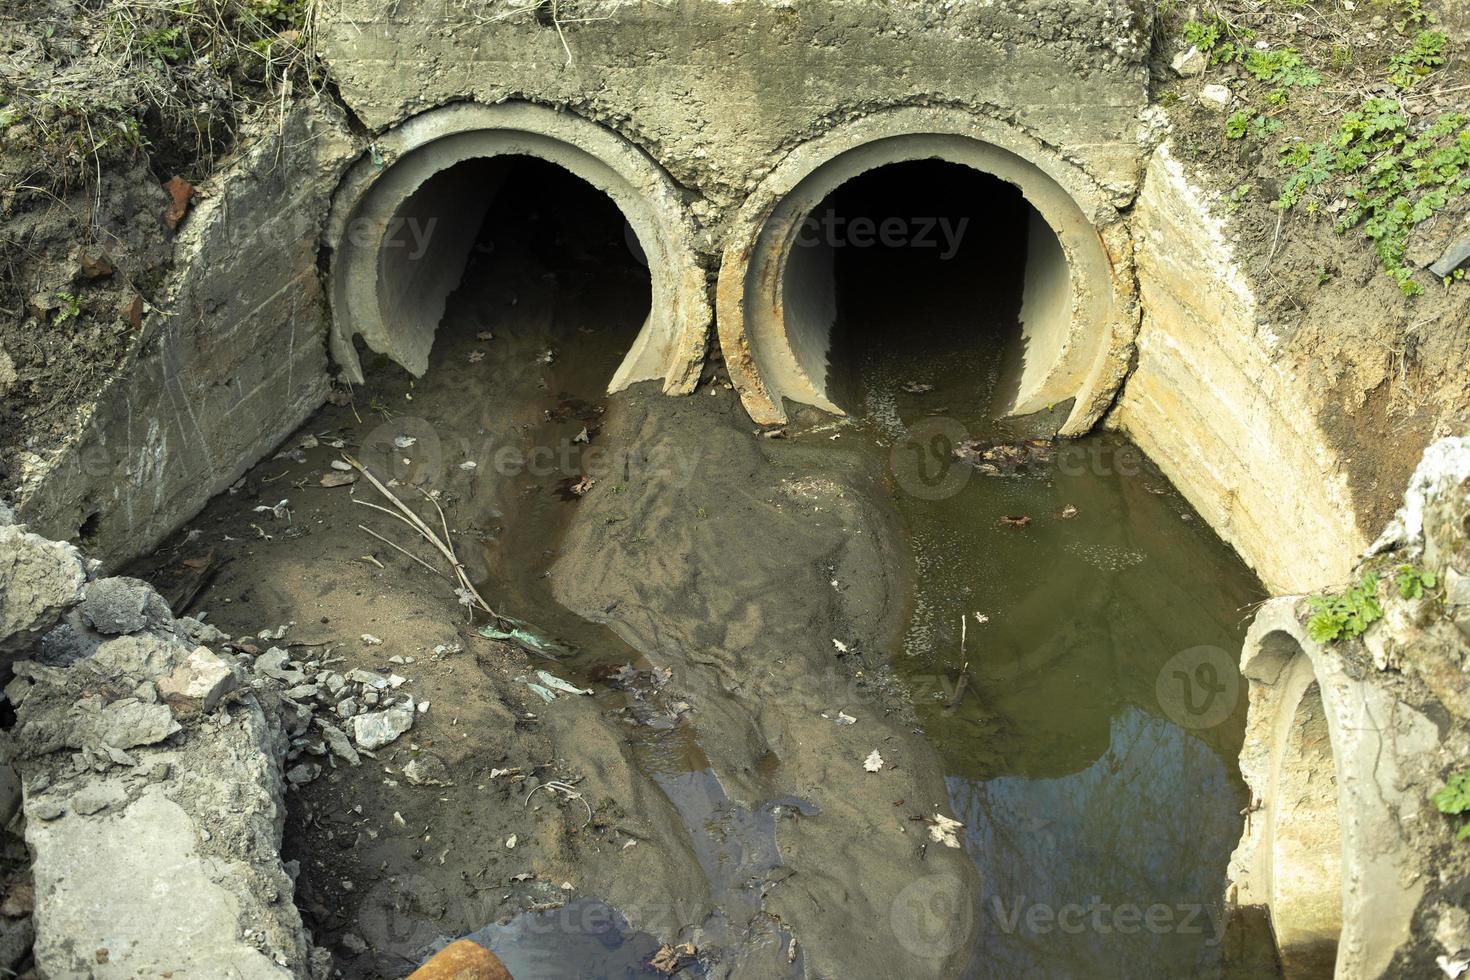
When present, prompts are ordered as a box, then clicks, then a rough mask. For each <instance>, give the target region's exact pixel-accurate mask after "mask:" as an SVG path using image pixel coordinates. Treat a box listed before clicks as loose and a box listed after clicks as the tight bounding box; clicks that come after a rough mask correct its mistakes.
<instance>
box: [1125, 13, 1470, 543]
mask: <svg viewBox="0 0 1470 980" xmlns="http://www.w3.org/2000/svg"><path fill="white" fill-rule="evenodd" d="M1160 34H1161V38H1160V44H1159V46H1158V52H1157V57H1156V63H1155V71H1154V90H1155V100H1156V102H1157V103H1158V104H1159V105H1160V106H1162V107H1164V108H1165V109H1166V110H1167V111H1168V115H1169V119H1170V121H1171V124H1172V142H1173V144H1174V147H1175V153H1176V155H1177V156H1178V157H1179V159H1180V160H1181V161H1183V162H1184V163H1185V164H1186V166H1187V167H1189V169H1190V171H1191V174H1192V176H1193V177H1194V178H1195V179H1197V180H1199V181H1200V182H1202V183H1203V184H1205V185H1206V186H1207V187H1209V188H1211V189H1212V190H1214V191H1215V192H1217V193H1218V195H1219V198H1218V205H1217V206H1218V209H1219V210H1220V212H1221V213H1222V215H1223V216H1225V217H1226V218H1227V221H1228V225H1229V227H1230V229H1231V231H1232V232H1233V234H1232V239H1231V240H1232V244H1233V245H1234V247H1235V250H1236V256H1237V259H1238V260H1240V261H1241V262H1242V265H1243V268H1244V271H1245V272H1246V273H1247V274H1248V275H1249V277H1250V279H1251V282H1252V285H1253V287H1254V289H1255V291H1256V293H1257V295H1258V296H1259V298H1260V300H1261V307H1260V316H1261V317H1262V319H1263V322H1267V323H1269V325H1270V326H1269V330H1270V333H1271V334H1272V336H1271V337H1270V338H1269V343H1270V344H1271V345H1272V350H1273V356H1274V357H1275V358H1277V359H1279V360H1280V361H1281V362H1282V363H1283V364H1286V365H1289V366H1290V369H1291V371H1292V372H1293V373H1295V374H1296V375H1297V376H1298V377H1300V378H1302V379H1305V383H1306V385H1307V386H1308V387H1309V388H1310V390H1311V392H1312V394H1311V400H1312V401H1313V403H1314V404H1315V406H1316V408H1315V415H1316V417H1317V422H1318V424H1319V425H1320V427H1321V428H1322V430H1323V431H1324V433H1325V434H1326V435H1327V438H1328V439H1329V440H1330V442H1331V443H1332V444H1333V445H1334V446H1335V448H1336V450H1337V455H1339V456H1340V457H1341V458H1342V459H1343V460H1344V461H1345V462H1346V463H1348V464H1350V465H1348V466H1347V468H1346V473H1347V476H1348V480H1349V486H1350V489H1351V492H1352V494H1353V497H1354V502H1355V510H1356V512H1357V515H1358V519H1359V524H1360V527H1361V529H1362V531H1363V533H1364V535H1365V536H1366V537H1367V538H1369V539H1371V538H1373V537H1374V536H1375V535H1376V534H1377V533H1378V531H1379V530H1380V529H1381V528H1382V527H1383V525H1384V524H1385V523H1386V522H1387V520H1388V519H1389V517H1391V516H1392V514H1393V510H1394V508H1395V507H1396V506H1397V501H1398V497H1399V494H1400V492H1401V491H1402V488H1403V486H1404V484H1405V482H1406V481H1407V479H1408V477H1409V474H1410V473H1411V472H1412V471H1413V468H1414V465H1415V463H1416V462H1417V461H1418V458H1419V455H1420V453H1421V452H1422V450H1423V448H1424V446H1425V445H1427V444H1428V443H1429V442H1430V441H1431V440H1433V439H1434V438H1438V437H1441V436H1444V435H1449V434H1459V433H1462V432H1464V431H1466V430H1467V428H1470V378H1467V377H1466V374H1465V371H1464V352H1465V350H1466V347H1467V345H1470V286H1467V285H1466V284H1465V283H1464V282H1463V281H1462V278H1463V274H1464V266H1463V264H1461V265H1460V266H1459V271H1458V272H1456V271H1454V268H1453V262H1452V257H1453V256H1454V255H1456V254H1459V251H1457V249H1458V250H1463V249H1464V248H1466V247H1467V246H1470V194H1467V193H1466V191H1467V190H1470V178H1467V177H1466V174H1470V156H1467V154H1470V120H1467V119H1466V118H1465V116H1464V109H1465V98H1464V94H1465V93H1464V89H1465V86H1466V82H1467V81H1470V71H1467V51H1470V47H1467V41H1470V18H1467V14H1466V12H1465V10H1464V8H1463V6H1462V5H1458V4H1449V3H1445V4H1439V3H1434V2H1433V0H1425V2H1423V3H1421V2H1420V0H1388V2H1375V3H1360V4H1357V5H1356V6H1352V5H1345V6H1340V5H1337V4H1323V5H1318V4H1308V3H1289V4H1282V3H1265V2H1257V0H1223V2H1220V3H1210V4H1203V5H1197V6H1188V7H1179V8H1173V9H1171V10H1168V11H1164V12H1161V14H1160ZM1171 62H1172V64H1171ZM1426 165H1427V166H1426ZM1465 258H1466V256H1464V255H1461V257H1460V261H1461V263H1463V262H1464V260H1465ZM1446 261H1450V262H1451V267H1442V266H1440V265H1438V264H1439V263H1443V262H1446ZM1431 267H1434V268H1433V269H1431ZM1411 293H1412V295H1410V294H1411Z"/></svg>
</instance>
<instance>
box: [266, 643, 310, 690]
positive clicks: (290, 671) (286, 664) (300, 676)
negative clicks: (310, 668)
mask: <svg viewBox="0 0 1470 980" xmlns="http://www.w3.org/2000/svg"><path fill="white" fill-rule="evenodd" d="M255 672H256V673H257V674H259V675H260V676H261V677H269V678H271V679H272V680H278V681H281V682H282V683H284V684H289V685H291V686H292V687H295V686H296V685H298V684H302V683H304V682H305V681H306V673H305V672H304V671H302V670H301V669H300V668H298V667H294V666H292V665H291V655H290V654H289V653H287V652H286V651H285V650H282V649H281V648H280V647H271V648H270V649H269V650H267V651H266V652H265V653H262V654H261V655H260V656H259V657H258V658H256V661H255Z"/></svg>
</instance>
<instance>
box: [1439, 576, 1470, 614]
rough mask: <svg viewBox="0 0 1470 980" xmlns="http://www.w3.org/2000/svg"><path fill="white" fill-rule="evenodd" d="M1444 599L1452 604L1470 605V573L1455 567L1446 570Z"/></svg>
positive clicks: (1448, 603)
mask: <svg viewBox="0 0 1470 980" xmlns="http://www.w3.org/2000/svg"><path fill="white" fill-rule="evenodd" d="M1444 601H1445V603H1446V604H1447V605H1451V606H1470V575H1464V574H1462V573H1460V572H1459V571H1457V570H1456V569H1455V568H1454V567H1449V568H1446V569H1445V570H1444Z"/></svg>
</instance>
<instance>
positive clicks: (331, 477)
mask: <svg viewBox="0 0 1470 980" xmlns="http://www.w3.org/2000/svg"><path fill="white" fill-rule="evenodd" d="M356 482H357V474H356V473H343V472H342V471H340V470H332V471H331V472H329V473H323V474H322V478H321V485H322V486H324V487H346V486H351V485H352V484H354V483H356Z"/></svg>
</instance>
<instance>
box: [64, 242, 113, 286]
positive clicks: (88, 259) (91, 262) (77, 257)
mask: <svg viewBox="0 0 1470 980" xmlns="http://www.w3.org/2000/svg"><path fill="white" fill-rule="evenodd" d="M71 260H72V262H74V263H75V264H76V269H77V275H79V276H81V277H82V278H83V279H106V278H107V277H108V276H110V275H112V271H113V270H112V263H111V262H109V261H108V260H107V256H105V255H93V254H92V253H90V252H88V251H86V250H85V249H83V248H81V247H80V246H78V247H77V248H74V249H72V252H71Z"/></svg>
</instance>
